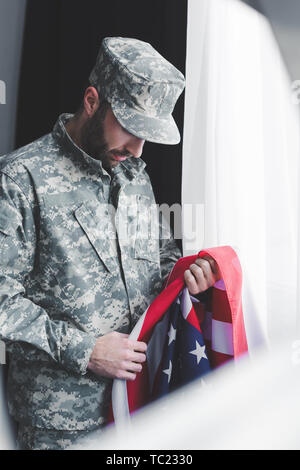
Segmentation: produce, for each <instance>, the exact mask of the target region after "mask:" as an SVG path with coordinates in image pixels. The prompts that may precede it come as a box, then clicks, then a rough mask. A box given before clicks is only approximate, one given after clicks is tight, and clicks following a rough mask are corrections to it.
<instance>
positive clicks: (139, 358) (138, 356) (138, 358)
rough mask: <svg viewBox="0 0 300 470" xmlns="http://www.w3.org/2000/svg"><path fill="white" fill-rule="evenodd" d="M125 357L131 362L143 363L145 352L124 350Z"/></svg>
mask: <svg viewBox="0 0 300 470" xmlns="http://www.w3.org/2000/svg"><path fill="white" fill-rule="evenodd" d="M126 359H127V360H129V361H132V362H139V363H143V362H145V361H146V354H143V353H137V352H135V351H126Z"/></svg>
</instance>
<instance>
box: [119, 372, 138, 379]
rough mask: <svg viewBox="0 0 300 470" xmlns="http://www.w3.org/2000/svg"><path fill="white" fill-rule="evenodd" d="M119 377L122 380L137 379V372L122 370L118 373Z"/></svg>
mask: <svg viewBox="0 0 300 470" xmlns="http://www.w3.org/2000/svg"><path fill="white" fill-rule="evenodd" d="M117 378H118V379H121V380H135V379H136V374H134V373H133V372H128V371H127V370H124V371H123V370H122V371H120V373H119V374H118V376H117Z"/></svg>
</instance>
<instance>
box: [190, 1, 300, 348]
mask: <svg viewBox="0 0 300 470" xmlns="http://www.w3.org/2000/svg"><path fill="white" fill-rule="evenodd" d="M186 80H187V84H186V101H185V125H184V147H183V185H182V188H183V189H182V204H183V221H184V223H183V246H184V254H185V255H189V254H191V253H194V252H195V251H197V250H199V248H206V247H211V246H220V245H231V246H233V247H234V248H235V249H236V251H237V253H238V255H239V257H240V260H241V264H242V268H243V272H244V292H243V307H244V316H245V324H246V332H247V337H248V343H249V350H250V351H251V350H253V349H254V348H256V347H257V346H258V345H260V344H263V343H264V344H269V345H270V344H271V345H272V342H274V344H275V343H276V342H277V341H278V339H279V338H280V339H286V338H294V339H296V338H297V334H298V331H299V328H298V326H299V325H297V302H298V295H297V292H298V284H299V280H298V270H299V268H298V266H299V246H298V237H297V229H298V221H299V218H298V181H299V174H298V161H299V156H300V155H299V115H298V107H297V106H296V105H295V104H294V102H295V100H293V99H292V90H291V84H290V80H289V77H288V74H287V72H286V70H285V66H284V63H283V60H282V58H281V55H280V52H279V48H278V46H277V43H276V40H275V39H274V36H273V33H272V30H271V27H270V25H269V23H268V22H267V20H266V19H265V18H264V17H263V16H262V15H260V14H259V13H257V12H256V11H255V10H253V9H252V8H250V7H248V6H246V5H245V4H243V3H242V2H240V1H238V0H189V2H188V33H187V65H186ZM191 207H193V208H194V212H193V218H194V219H195V220H196V213H197V214H198V216H199V218H198V222H197V221H196V222H197V223H196V222H195V220H193V223H194V227H196V229H197V236H195V237H194V238H192V236H191V235H192V234H193V231H192V230H191V227H192V222H191Z"/></svg>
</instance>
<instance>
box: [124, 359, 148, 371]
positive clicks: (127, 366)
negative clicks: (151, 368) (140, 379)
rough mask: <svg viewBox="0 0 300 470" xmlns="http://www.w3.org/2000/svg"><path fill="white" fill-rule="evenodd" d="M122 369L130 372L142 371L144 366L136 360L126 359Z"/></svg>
mask: <svg viewBox="0 0 300 470" xmlns="http://www.w3.org/2000/svg"><path fill="white" fill-rule="evenodd" d="M121 366H122V369H123V370H126V371H128V372H134V373H139V372H142V369H143V366H142V365H141V364H137V363H136V362H131V361H124V362H122V364H121Z"/></svg>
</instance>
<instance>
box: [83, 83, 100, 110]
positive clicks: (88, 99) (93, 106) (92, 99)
mask: <svg viewBox="0 0 300 470" xmlns="http://www.w3.org/2000/svg"><path fill="white" fill-rule="evenodd" d="M83 105H84V110H85V112H86V113H87V115H88V117H89V118H91V117H92V116H93V115H94V114H95V112H96V111H97V109H98V108H99V105H100V100H99V94H98V91H97V90H96V88H95V87H93V86H90V87H88V88H87V89H86V90H85V93H84V98H83Z"/></svg>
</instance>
